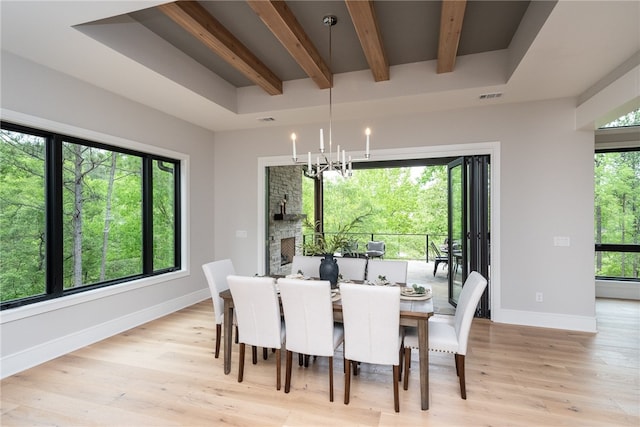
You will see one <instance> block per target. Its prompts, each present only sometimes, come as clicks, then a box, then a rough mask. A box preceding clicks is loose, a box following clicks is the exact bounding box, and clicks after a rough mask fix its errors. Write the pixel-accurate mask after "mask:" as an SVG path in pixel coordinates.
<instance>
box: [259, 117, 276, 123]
mask: <svg viewBox="0 0 640 427" xmlns="http://www.w3.org/2000/svg"><path fill="white" fill-rule="evenodd" d="M258 121H259V122H275V121H276V119H274V118H273V117H260V118H259V119H258Z"/></svg>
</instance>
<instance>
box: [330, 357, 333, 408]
mask: <svg viewBox="0 0 640 427" xmlns="http://www.w3.org/2000/svg"><path fill="white" fill-rule="evenodd" d="M329 402H333V356H330V357H329Z"/></svg>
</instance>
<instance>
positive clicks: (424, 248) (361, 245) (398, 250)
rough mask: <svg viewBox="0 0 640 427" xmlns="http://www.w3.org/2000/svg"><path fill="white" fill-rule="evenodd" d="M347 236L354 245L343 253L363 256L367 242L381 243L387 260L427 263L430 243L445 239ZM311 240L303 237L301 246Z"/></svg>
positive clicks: (413, 235)
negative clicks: (423, 261) (421, 261)
mask: <svg viewBox="0 0 640 427" xmlns="http://www.w3.org/2000/svg"><path fill="white" fill-rule="evenodd" d="M324 234H325V235H327V236H329V235H331V234H335V233H331V232H325V233H324ZM349 236H351V237H352V242H353V243H355V244H353V245H350V247H349V248H345V252H349V253H351V254H354V255H355V254H359V255H364V254H365V253H366V252H367V243H368V242H369V241H382V242H384V244H385V255H384V257H385V258H387V259H406V260H425V261H426V262H429V257H430V256H431V257H432V258H433V256H435V254H430V253H429V252H430V251H429V250H428V248H429V246H430V242H431V241H433V242H434V243H435V244H436V246H440V245H441V244H442V243H443V242H444V240H445V238H446V236H444V235H439V234H419V233H349ZM312 238H313V235H312V234H305V235H303V236H302V241H303V246H304V243H305V242H306V241H307V239H312Z"/></svg>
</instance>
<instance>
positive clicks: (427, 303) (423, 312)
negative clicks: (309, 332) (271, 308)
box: [220, 276, 434, 326]
mask: <svg viewBox="0 0 640 427" xmlns="http://www.w3.org/2000/svg"><path fill="white" fill-rule="evenodd" d="M271 277H273V278H274V279H278V278H283V277H285V276H271ZM308 280H319V279H317V278H310V279H308ZM343 283H356V284H362V285H366V286H378V285H372V284H369V283H367V282H365V281H362V280H352V281H350V282H343ZM381 286H399V287H401V288H402V287H405V286H406V284H405V283H394V284H391V285H381ZM338 288H339V284H338ZM220 298H222V299H230V300H231V301H233V297H232V295H231V291H230V290H229V289H227V290H224V291H222V292H220ZM333 311H337V312H342V300H341V299H337V300H334V301H333ZM433 312H434V308H433V299H432V298H429V299H405V298H401V299H400V318H401V319H402V320H405V321H401V324H402V325H404V326H415V325H414V324H413V322H409V323H408V322H406V320H410V319H424V318H427V319H428V318H429V317H431V316H433Z"/></svg>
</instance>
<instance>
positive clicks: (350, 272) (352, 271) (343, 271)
mask: <svg viewBox="0 0 640 427" xmlns="http://www.w3.org/2000/svg"><path fill="white" fill-rule="evenodd" d="M336 261H337V263H338V271H339V274H340V275H341V276H342V278H343V279H345V280H364V277H365V271H366V269H367V260H366V259H365V258H349V257H337V258H336Z"/></svg>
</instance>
